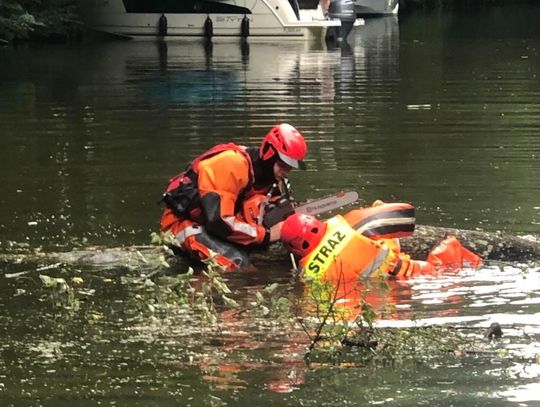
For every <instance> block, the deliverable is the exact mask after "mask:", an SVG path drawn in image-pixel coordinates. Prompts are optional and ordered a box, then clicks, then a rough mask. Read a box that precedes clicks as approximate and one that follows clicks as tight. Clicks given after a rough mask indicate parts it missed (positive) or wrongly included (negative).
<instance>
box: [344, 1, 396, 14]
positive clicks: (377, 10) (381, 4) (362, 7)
mask: <svg viewBox="0 0 540 407" xmlns="http://www.w3.org/2000/svg"><path fill="white" fill-rule="evenodd" d="M354 11H355V12H356V15H357V16H359V17H370V16H384V15H396V14H397V13H398V11H399V0H354Z"/></svg>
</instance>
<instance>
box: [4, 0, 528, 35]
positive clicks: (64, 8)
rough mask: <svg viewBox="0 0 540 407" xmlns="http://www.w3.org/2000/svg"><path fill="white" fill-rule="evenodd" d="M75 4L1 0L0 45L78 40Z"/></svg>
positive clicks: (417, 4)
mask: <svg viewBox="0 0 540 407" xmlns="http://www.w3.org/2000/svg"><path fill="white" fill-rule="evenodd" d="M82 1H84V0H82ZM535 3H536V0H400V14H405V13H407V14H408V13H411V12H417V11H424V12H430V11H433V10H436V9H448V10H455V9H472V8H474V9H477V8H482V7H486V8H487V7H497V6H505V5H516V4H535ZM78 4H79V1H77V0H0V46H1V45H8V44H16V43H20V42H28V41H30V42H68V41H80V40H81V39H82V38H84V36H85V35H86V33H87V30H86V27H85V25H84V22H83V20H82V18H81V15H80V12H79V6H78Z"/></svg>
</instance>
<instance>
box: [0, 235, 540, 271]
mask: <svg viewBox="0 0 540 407" xmlns="http://www.w3.org/2000/svg"><path fill="white" fill-rule="evenodd" d="M447 233H450V234H453V235H455V236H456V237H457V239H458V240H459V241H460V242H461V243H462V244H463V246H465V247H467V248H468V249H469V250H472V251H473V252H475V253H476V254H478V255H479V256H481V257H482V258H483V259H484V260H500V261H508V262H530V261H534V260H540V238H539V237H536V236H515V235H510V234H505V233H501V232H482V231H473V230H462V229H453V228H441V227H435V226H422V225H418V226H417V227H416V230H415V232H414V235H413V236H412V237H408V238H404V239H401V247H402V250H403V251H404V252H406V253H408V254H410V255H411V257H412V258H414V259H420V260H421V259H425V258H426V257H427V254H428V252H429V251H430V250H431V249H432V248H433V247H434V246H435V245H436V244H438V243H439V242H440V241H442V240H443V239H444V237H445V235H446V234H447ZM279 256H282V257H283V258H286V253H285V251H284V249H283V247H282V246H281V245H279V244H276V245H273V246H272V247H271V248H270V250H269V251H263V252H258V253H256V254H254V256H253V260H254V263H257V262H262V261H264V259H266V260H268V259H270V258H277V257H279ZM163 260H166V261H167V262H169V263H171V264H172V265H177V266H178V267H185V268H186V269H187V267H188V265H189V262H188V261H187V260H186V259H183V258H176V257H174V256H170V255H167V254H166V253H165V251H164V250H163V249H162V248H161V247H159V246H129V247H112V248H105V247H87V248H77V249H74V250H72V251H69V252H43V251H27V252H22V253H3V254H2V253H0V263H3V264H4V265H9V264H12V265H15V264H26V263H32V264H39V265H47V264H65V265H70V266H76V267H95V268H100V269H104V268H105V269H112V268H121V267H125V268H131V269H139V270H151V269H156V268H159V267H161V266H163Z"/></svg>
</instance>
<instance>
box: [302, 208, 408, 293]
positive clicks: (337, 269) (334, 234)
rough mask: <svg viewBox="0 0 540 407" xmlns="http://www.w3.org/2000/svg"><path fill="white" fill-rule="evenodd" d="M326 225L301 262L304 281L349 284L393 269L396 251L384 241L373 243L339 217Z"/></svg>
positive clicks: (395, 262)
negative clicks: (316, 242) (312, 247)
mask: <svg viewBox="0 0 540 407" xmlns="http://www.w3.org/2000/svg"><path fill="white" fill-rule="evenodd" d="M326 224H327V229H326V233H325V235H324V236H323V238H322V240H321V241H320V243H319V244H318V245H317V247H316V248H315V249H314V250H313V251H311V252H310V253H309V254H308V255H307V256H305V257H304V258H302V259H301V261H300V265H301V267H302V271H303V275H304V278H305V279H306V280H317V281H323V280H324V281H330V282H333V283H334V284H335V283H340V284H348V285H350V283H356V282H357V281H358V280H359V279H362V278H367V277H369V276H372V275H374V274H378V273H390V272H391V271H393V270H394V269H395V267H396V265H397V264H398V250H399V249H397V250H395V249H393V248H391V246H390V245H388V244H386V242H385V240H379V241H374V240H371V239H369V238H367V237H365V236H362V235H361V234H360V233H358V232H357V231H356V230H355V229H353V227H352V226H351V225H350V224H349V223H348V222H347V221H346V220H345V218H344V217H343V216H341V215H337V216H334V217H333V218H331V219H329V220H328V221H326Z"/></svg>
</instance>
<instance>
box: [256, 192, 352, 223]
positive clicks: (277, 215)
mask: <svg viewBox="0 0 540 407" xmlns="http://www.w3.org/2000/svg"><path fill="white" fill-rule="evenodd" d="M357 200H358V193H357V192H355V191H348V192H337V193H335V194H332V195H329V196H326V197H324V198H319V199H314V200H311V201H308V202H306V203H304V204H301V205H298V206H294V205H293V203H292V202H291V200H290V199H289V198H288V197H282V198H280V199H278V200H277V201H275V202H270V203H268V204H267V205H265V206H264V207H263V208H262V209H261V212H260V217H259V219H260V222H259V223H262V224H263V225H264V226H265V227H267V228H270V227H272V226H274V225H275V224H276V223H279V222H281V221H283V220H285V219H287V218H288V217H289V216H290V215H292V214H293V213H304V214H306V215H311V216H316V215H320V214H321V213H325V212H330V211H333V210H335V209H339V208H341V207H343V206H346V205H350V204H352V203H354V202H356V201H357Z"/></svg>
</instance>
